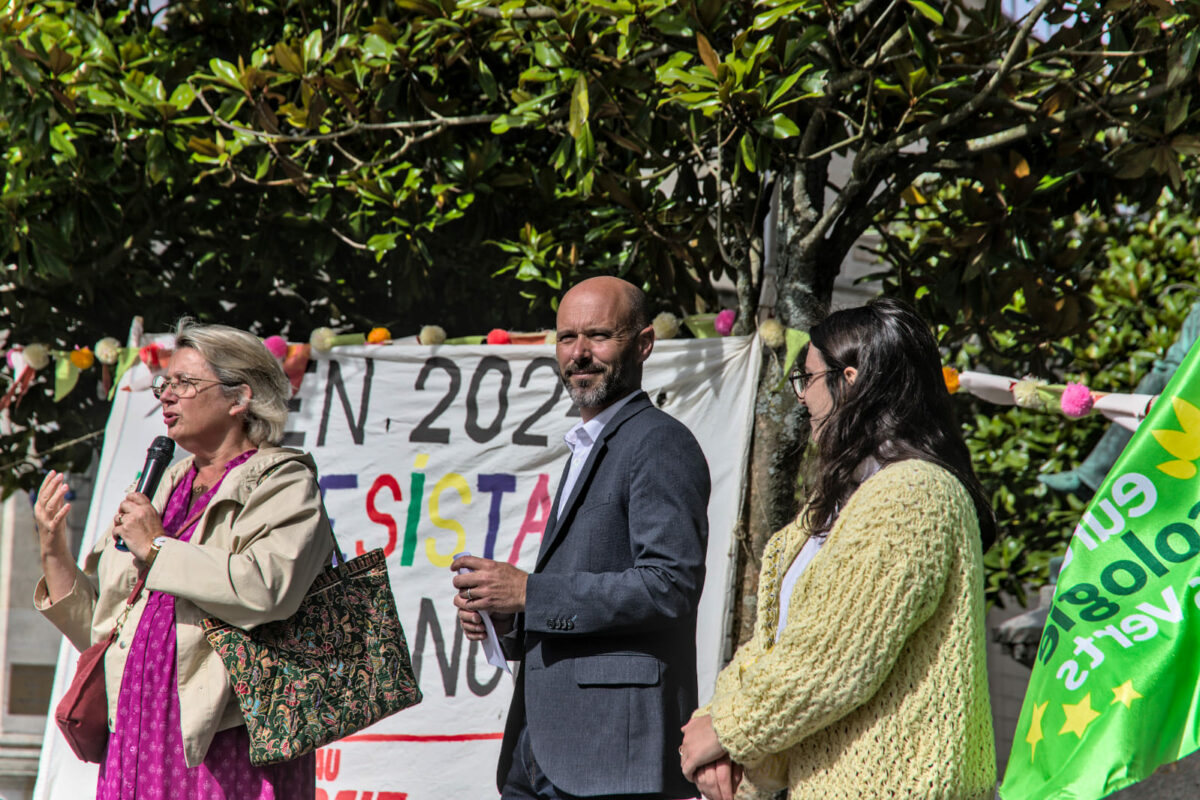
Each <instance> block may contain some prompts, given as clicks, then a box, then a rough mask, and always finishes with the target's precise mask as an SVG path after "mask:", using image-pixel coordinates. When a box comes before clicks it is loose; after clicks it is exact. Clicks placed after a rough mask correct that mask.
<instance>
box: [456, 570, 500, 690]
mask: <svg viewBox="0 0 1200 800" xmlns="http://www.w3.org/2000/svg"><path fill="white" fill-rule="evenodd" d="M469 555H471V554H470V553H468V552H462V553H455V554H454V557H455V558H462V557H463V556H469ZM468 572H474V570H471V569H467V568H466V567H463V568H462V569H460V570H459V571H458V574H459V575H465V574H467V573H468ZM477 613H478V614H479V616H481V617H483V627H485V628H487V638H486V639H484V640H483V654H484V655H485V656H487V660H488V663H489V664H491V665H492V666H493V667H499V668H500V669H502V670H504V671H505V672H507V673H508V674H509V675H512V669H511V668H510V667H509V666H508V659H506V658H505V657H504V648H502V647H501V646H500V638H499V637H498V636H496V626H495V625H493V624H492V615H491V614H489V613H488V612H486V611H479V612H477Z"/></svg>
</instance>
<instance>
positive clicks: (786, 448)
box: [733, 162, 840, 644]
mask: <svg viewBox="0 0 1200 800" xmlns="http://www.w3.org/2000/svg"><path fill="white" fill-rule="evenodd" d="M826 166H827V165H826V163H817V164H814V163H812V162H801V163H799V164H797V165H796V166H795V167H794V168H793V169H791V170H789V171H787V172H785V173H783V174H782V175H781V176H780V180H781V186H780V193H779V197H780V209H779V211H780V213H779V237H778V241H779V257H778V259H777V290H778V302H777V305H776V309H775V311H776V318H777V319H778V320H779V321H780V322H781V323H783V324H784V325H785V326H787V327H789V328H796V329H799V330H808V329H809V328H811V327H812V326H813V324H815V323H816V322H817V321H818V320H820V318H821V316H822V315H823V314H824V310H825V309H826V308H828V306H829V301H830V299H831V297H832V293H833V278H834V277H835V276H836V275H837V271H838V269H839V268H840V263H836V262H835V263H834V264H833V265H832V267H830V266H829V265H828V264H826V263H824V262H823V261H822V260H821V257H820V256H821V254H820V252H819V248H817V249H818V252H808V253H805V252H800V251H799V250H798V248H797V247H796V244H797V243H798V242H799V241H800V240H801V239H803V238H804V236H805V234H806V233H807V232H808V231H810V230H811V229H812V226H813V224H814V223H815V221H816V219H817V217H818V216H819V214H820V212H821V208H822V206H823V200H824V188H825V177H826ZM782 359H783V353H776V354H774V357H768V358H766V359H765V360H764V361H763V367H762V371H761V373H760V374H759V380H758V393H757V398H756V400H755V408H754V439H753V443H752V444H751V449H750V480H749V484H748V490H747V500H746V509H745V512H744V514H743V517H742V522H741V525H740V526H739V530H738V531H737V539H738V555H737V592H736V595H737V598H738V602H737V603H736V605H735V607H734V614H733V632H734V636H735V644H741V643H742V642H745V641H746V640H748V639H749V638H750V636H751V635H752V634H753V632H754V619H755V614H756V611H757V605H758V602H757V598H758V572H759V567H760V565H761V557H762V552H763V548H764V547H765V546H766V543H767V540H768V539H770V537H771V534H772V533H774V532H775V531H777V530H779V529H780V528H782V527H783V526H784V525H786V524H787V523H789V522H791V520H792V519H794V518H795V516H796V513H797V511H798V507H799V503H798V496H797V495H798V486H797V476H798V475H799V472H800V466H801V462H802V460H803V457H804V453H805V450H806V449H807V443H808V436H809V426H808V415H807V413H805V411H804V410H803V407H802V406H801V405H800V403H799V402H798V401H797V399H796V396H795V394H794V393H793V392H792V390H791V388H790V387H788V386H787V384H786V383H785V382H784V378H785V377H786V376H785V375H783V372H782V369H783V361H782Z"/></svg>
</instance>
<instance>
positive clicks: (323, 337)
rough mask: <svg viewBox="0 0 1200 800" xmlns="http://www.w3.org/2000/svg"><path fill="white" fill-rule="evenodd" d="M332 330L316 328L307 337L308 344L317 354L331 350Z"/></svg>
mask: <svg viewBox="0 0 1200 800" xmlns="http://www.w3.org/2000/svg"><path fill="white" fill-rule="evenodd" d="M333 336H334V333H333V328H317V329H316V330H314V331H313V332H312V335H311V336H309V337H308V343H309V344H311V345H312V349H313V350H316V351H317V352H318V353H328V352H329V351H330V350H332V349H333Z"/></svg>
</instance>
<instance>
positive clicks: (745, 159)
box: [738, 133, 757, 172]
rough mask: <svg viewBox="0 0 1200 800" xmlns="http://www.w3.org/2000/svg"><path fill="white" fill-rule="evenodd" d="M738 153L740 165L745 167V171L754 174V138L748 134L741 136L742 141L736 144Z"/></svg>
mask: <svg viewBox="0 0 1200 800" xmlns="http://www.w3.org/2000/svg"><path fill="white" fill-rule="evenodd" d="M738 152H739V153H741V155H742V163H743V164H745V165H746V169H748V170H750V171H751V172H756V171H757V170H756V168H755V160H754V138H753V137H752V136H751V135H750V134H749V133H743V134H742V141H741V142H739V143H738Z"/></svg>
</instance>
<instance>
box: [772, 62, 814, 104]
mask: <svg viewBox="0 0 1200 800" xmlns="http://www.w3.org/2000/svg"><path fill="white" fill-rule="evenodd" d="M810 69H812V64H804V65H803V66H801V67H800V69H798V70H795V71H794V72H792V74H790V75H788V76H787V77H786V78H784V79H783V80H782V81H780V83H779V85H778V86H776V87H775V91H773V92H771V98H770V99H769V100H767V108H768V109H774V108H775V105H776V103H778V102H779V101H780V99H782V98H783V96H784V95H785V94H787V92H788V90H789V89H791V88H792V87H793V86H795V85H796V81H798V80H800V76H801V75H803V74H804V73H805V72H808V71H809V70H810Z"/></svg>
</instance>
